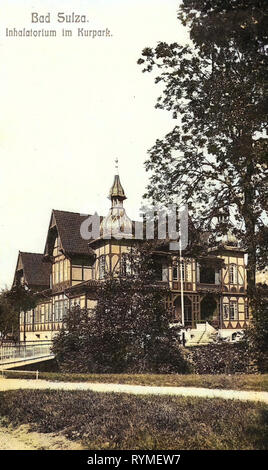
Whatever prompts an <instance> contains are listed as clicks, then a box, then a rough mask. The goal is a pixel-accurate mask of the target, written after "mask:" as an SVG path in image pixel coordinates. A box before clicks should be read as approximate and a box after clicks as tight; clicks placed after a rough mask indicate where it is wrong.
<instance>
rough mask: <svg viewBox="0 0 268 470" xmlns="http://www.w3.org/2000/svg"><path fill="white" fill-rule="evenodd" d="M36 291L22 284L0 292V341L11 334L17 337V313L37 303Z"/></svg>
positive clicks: (14, 337)
mask: <svg viewBox="0 0 268 470" xmlns="http://www.w3.org/2000/svg"><path fill="white" fill-rule="evenodd" d="M37 301H38V296H37V294H36V293H34V292H31V291H30V290H27V289H25V287H24V286H22V285H15V286H13V287H12V288H11V289H10V290H8V289H6V290H3V291H2V292H1V294H0V333H1V339H2V341H3V340H4V339H6V338H7V336H11V337H12V338H13V339H18V335H19V315H20V312H21V311H24V312H26V311H27V310H30V309H32V308H34V307H35V306H36V304H37Z"/></svg>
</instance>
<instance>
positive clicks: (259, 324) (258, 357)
mask: <svg viewBox="0 0 268 470" xmlns="http://www.w3.org/2000/svg"><path fill="white" fill-rule="evenodd" d="M257 294H258V295H257V296H256V298H255V299H254V305H253V308H254V317H253V319H252V322H251V324H250V327H249V328H248V329H247V330H246V332H245V340H246V344H247V346H248V349H249V353H250V357H251V360H252V362H253V364H254V365H255V366H256V368H257V370H258V371H260V372H262V373H267V372H268V286H267V285H266V284H264V285H258V286H257Z"/></svg>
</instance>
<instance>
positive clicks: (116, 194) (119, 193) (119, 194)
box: [109, 157, 126, 203]
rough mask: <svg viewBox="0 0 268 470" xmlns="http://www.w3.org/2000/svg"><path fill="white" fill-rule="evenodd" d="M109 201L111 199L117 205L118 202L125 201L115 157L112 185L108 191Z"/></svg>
mask: <svg viewBox="0 0 268 470" xmlns="http://www.w3.org/2000/svg"><path fill="white" fill-rule="evenodd" d="M109 199H111V200H112V201H113V202H114V201H117V203H118V201H121V202H122V201H124V200H125V199H126V195H125V191H124V189H123V186H122V184H121V181H120V178H119V171H118V158H117V157H116V159H115V176H114V182H113V185H112V187H111V189H110V193H109Z"/></svg>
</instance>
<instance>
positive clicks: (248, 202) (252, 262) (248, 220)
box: [243, 138, 256, 307]
mask: <svg viewBox="0 0 268 470" xmlns="http://www.w3.org/2000/svg"><path fill="white" fill-rule="evenodd" d="M250 140H252V139H251V138H250ZM251 148H252V147H251ZM252 161H253V160H252V158H250V157H249V159H248V163H247V167H246V175H245V180H244V205H243V217H244V221H245V238H246V243H245V244H246V249H247V254H248V265H247V294H248V299H249V305H250V306H251V307H252V306H253V302H254V299H255V297H256V241H255V231H256V215H255V213H254V198H255V188H254V182H253V175H254V165H253V163H252Z"/></svg>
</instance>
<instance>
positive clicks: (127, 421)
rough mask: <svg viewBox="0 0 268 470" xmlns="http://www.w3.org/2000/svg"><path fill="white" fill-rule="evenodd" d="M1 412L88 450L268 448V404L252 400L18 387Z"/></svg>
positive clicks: (3, 400) (0, 403)
mask: <svg viewBox="0 0 268 470" xmlns="http://www.w3.org/2000/svg"><path fill="white" fill-rule="evenodd" d="M0 416H2V418H4V419H5V421H6V423H7V422H8V423H11V424H12V425H14V426H18V425H21V424H25V423H29V424H30V428H31V430H33V431H38V432H42V433H51V432H53V433H57V434H59V433H62V434H63V435H65V436H66V437H67V438H68V439H71V440H75V441H79V442H80V441H81V442H82V444H83V447H84V448H85V449H133V450H136V449H140V450H141V449H142V450H150V449H151V450H159V449H166V450H170V449H181V450H184V449H186V450H200V449H201V450H238V449H241V450H246V449H247V450H264V449H267V448H268V446H267V440H268V439H267V438H268V407H267V406H265V405H263V404H260V403H252V402H239V401H233V400H222V399H216V398H214V399H203V398H189V397H187V398H183V397H180V398H179V397H172V396H168V397H163V396H161V397H157V398H156V397H152V396H133V395H127V394H122V395H120V400H119V399H118V395H117V394H113V393H104V394H100V393H95V392H91V391H63V390H57V391H55V390H42V391H40V390H19V391H8V392H1V393H0Z"/></svg>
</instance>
